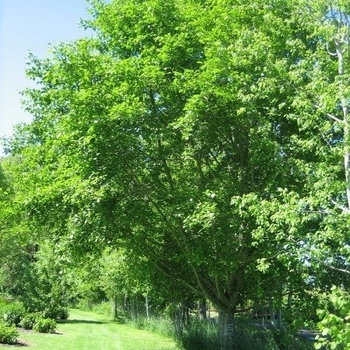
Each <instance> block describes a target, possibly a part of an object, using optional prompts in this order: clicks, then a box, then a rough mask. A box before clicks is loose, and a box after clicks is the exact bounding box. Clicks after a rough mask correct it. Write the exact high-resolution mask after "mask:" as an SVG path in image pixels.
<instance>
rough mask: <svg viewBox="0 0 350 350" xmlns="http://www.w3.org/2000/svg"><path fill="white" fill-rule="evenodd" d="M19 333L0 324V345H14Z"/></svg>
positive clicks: (10, 327) (14, 328)
mask: <svg viewBox="0 0 350 350" xmlns="http://www.w3.org/2000/svg"><path fill="white" fill-rule="evenodd" d="M18 335H19V333H18V331H17V330H16V327H14V326H7V325H5V324H4V323H2V322H0V343H2V344H14V343H16V341H17V337H18Z"/></svg>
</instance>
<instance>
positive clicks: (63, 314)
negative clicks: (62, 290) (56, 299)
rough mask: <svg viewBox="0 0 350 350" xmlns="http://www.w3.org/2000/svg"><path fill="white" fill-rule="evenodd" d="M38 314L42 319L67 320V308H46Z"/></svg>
mask: <svg viewBox="0 0 350 350" xmlns="http://www.w3.org/2000/svg"><path fill="white" fill-rule="evenodd" d="M40 314H41V315H42V317H43V318H52V319H54V320H67V319H68V317H69V311H68V308H67V307H62V306H59V305H52V306H51V307H47V308H45V309H44V310H43V311H41V312H40Z"/></svg>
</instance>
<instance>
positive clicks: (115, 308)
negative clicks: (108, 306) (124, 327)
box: [112, 292, 118, 320]
mask: <svg viewBox="0 0 350 350" xmlns="http://www.w3.org/2000/svg"><path fill="white" fill-rule="evenodd" d="M117 303H118V297H117V293H116V292H114V293H113V299H112V316H113V319H114V320H116V319H117V318H118V304H117Z"/></svg>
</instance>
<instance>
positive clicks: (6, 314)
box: [0, 301, 25, 326]
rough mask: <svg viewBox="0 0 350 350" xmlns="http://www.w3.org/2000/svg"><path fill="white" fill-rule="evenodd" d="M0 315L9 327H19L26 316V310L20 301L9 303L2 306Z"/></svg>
mask: <svg viewBox="0 0 350 350" xmlns="http://www.w3.org/2000/svg"><path fill="white" fill-rule="evenodd" d="M0 314H1V317H2V319H3V321H4V322H5V323H6V324H7V325H8V326H11V325H13V326H18V325H19V324H20V322H21V319H22V317H23V316H24V315H25V308H24V305H23V303H21V302H19V301H14V302H9V303H7V304H5V305H3V306H0Z"/></svg>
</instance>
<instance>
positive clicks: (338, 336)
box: [316, 286, 350, 350]
mask: <svg viewBox="0 0 350 350" xmlns="http://www.w3.org/2000/svg"><path fill="white" fill-rule="evenodd" d="M318 313H319V317H320V319H321V321H320V322H319V323H318V327H319V330H320V331H321V335H319V336H318V340H317V344H316V349H323V348H326V349H337V350H343V349H348V348H349V347H350V323H349V320H350V296H349V293H348V292H346V291H344V290H343V289H341V288H337V287H335V286H333V287H332V290H331V292H330V293H329V295H327V297H326V299H325V300H324V306H323V309H320V310H319V311H318Z"/></svg>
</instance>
